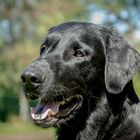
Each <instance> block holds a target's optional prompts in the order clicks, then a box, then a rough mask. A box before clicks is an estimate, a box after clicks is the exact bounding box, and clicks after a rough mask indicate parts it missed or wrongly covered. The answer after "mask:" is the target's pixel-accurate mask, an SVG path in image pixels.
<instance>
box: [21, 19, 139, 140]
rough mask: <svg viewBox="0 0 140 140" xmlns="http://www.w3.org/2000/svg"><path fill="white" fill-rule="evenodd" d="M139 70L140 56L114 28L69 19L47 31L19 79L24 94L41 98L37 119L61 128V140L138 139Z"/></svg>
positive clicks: (33, 110) (33, 112)
mask: <svg viewBox="0 0 140 140" xmlns="http://www.w3.org/2000/svg"><path fill="white" fill-rule="evenodd" d="M139 69H140V55H139V54H138V53H137V51H136V50H134V49H133V48H132V47H131V46H130V45H129V44H128V43H127V41H125V40H124V39H123V38H122V37H121V36H120V35H119V34H118V33H117V32H116V31H114V30H113V29H110V28H107V27H102V26H99V25H95V24H91V23H80V22H69V23H63V24H61V25H59V26H56V27H53V28H51V29H50V30H49V32H48V35H47V37H46V39H45V41H44V42H43V44H42V45H41V51H40V57H39V58H38V59H37V60H35V61H34V62H33V63H32V64H31V65H29V66H28V67H27V68H26V69H25V71H24V72H23V74H22V75H21V79H22V83H23V88H24V91H25V95H26V97H27V98H29V99H32V100H34V99H37V98H40V102H39V104H38V105H37V107H35V108H31V116H32V118H33V121H34V123H35V124H37V125H39V126H41V127H50V126H54V127H57V135H58V140H140V106H139V99H138V97H137V95H136V94H135V91H134V89H133V83H132V80H131V79H132V77H133V75H134V74H135V73H136V72H137V71H138V70H139Z"/></svg>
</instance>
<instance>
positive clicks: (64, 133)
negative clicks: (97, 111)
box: [57, 101, 88, 140]
mask: <svg viewBox="0 0 140 140" xmlns="http://www.w3.org/2000/svg"><path fill="white" fill-rule="evenodd" d="M87 106H88V102H87V101H83V108H80V110H79V111H78V112H76V115H74V116H73V117H72V118H71V119H67V121H66V122H62V123H60V124H58V127H57V140H76V137H77V135H78V132H80V131H81V130H82V129H84V127H85V124H86V122H85V120H86V119H87V116H88V110H87V109H88V108H85V107H87Z"/></svg>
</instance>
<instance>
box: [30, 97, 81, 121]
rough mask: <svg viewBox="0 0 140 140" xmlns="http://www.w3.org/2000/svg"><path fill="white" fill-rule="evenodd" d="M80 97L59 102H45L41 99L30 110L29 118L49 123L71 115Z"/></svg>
mask: <svg viewBox="0 0 140 140" xmlns="http://www.w3.org/2000/svg"><path fill="white" fill-rule="evenodd" d="M81 99H82V98H81V97H80V96H74V97H72V98H67V99H66V100H64V101H61V102H51V103H50V102H49V103H47V102H45V101H44V100H43V99H42V100H41V101H40V102H39V104H38V105H37V106H36V107H35V108H33V107H32V108H31V117H32V118H33V120H39V121H41V120H45V121H51V120H52V119H53V118H58V119H59V118H63V117H67V116H68V115H69V114H71V113H72V112H73V111H74V110H75V109H76V108H77V107H78V106H79V104H80V102H81Z"/></svg>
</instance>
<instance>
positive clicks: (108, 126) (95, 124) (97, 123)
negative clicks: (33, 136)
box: [57, 97, 126, 140]
mask: <svg viewBox="0 0 140 140" xmlns="http://www.w3.org/2000/svg"><path fill="white" fill-rule="evenodd" d="M97 106H98V107H97ZM91 112H92V111H91ZM125 115H126V112H125V110H123V111H122V112H120V113H118V114H114V112H112V110H111V109H110V107H109V104H108V103H107V100H106V99H105V98H104V97H103V99H102V101H100V102H99V103H98V104H97V105H96V111H93V112H92V113H90V114H89V116H88V120H87V121H86V122H85V120H86V119H85V118H83V116H86V115H82V114H81V115H80V116H78V117H77V118H76V117H75V118H74V119H73V120H71V121H69V122H67V123H65V124H62V125H60V127H59V128H58V129H57V134H58V140H89V138H90V139H92V140H98V139H108V138H109V136H110V137H112V133H113V132H114V131H116V129H117V128H118V124H121V122H122V121H123V120H124V119H125V118H124V116H125ZM88 130H91V131H88ZM102 130H104V131H102ZM79 132H80V133H79ZM106 136H107V137H106ZM99 137H100V138H99ZM101 137H102V138H101Z"/></svg>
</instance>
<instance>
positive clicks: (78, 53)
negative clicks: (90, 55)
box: [73, 50, 85, 57]
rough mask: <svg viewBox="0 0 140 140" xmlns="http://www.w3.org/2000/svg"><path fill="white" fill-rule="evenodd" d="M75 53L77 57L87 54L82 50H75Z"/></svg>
mask: <svg viewBox="0 0 140 140" xmlns="http://www.w3.org/2000/svg"><path fill="white" fill-rule="evenodd" d="M73 55H74V56H76V57H84V56H85V54H84V53H83V52H82V51H81V50H77V51H75V53H74V54H73Z"/></svg>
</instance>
